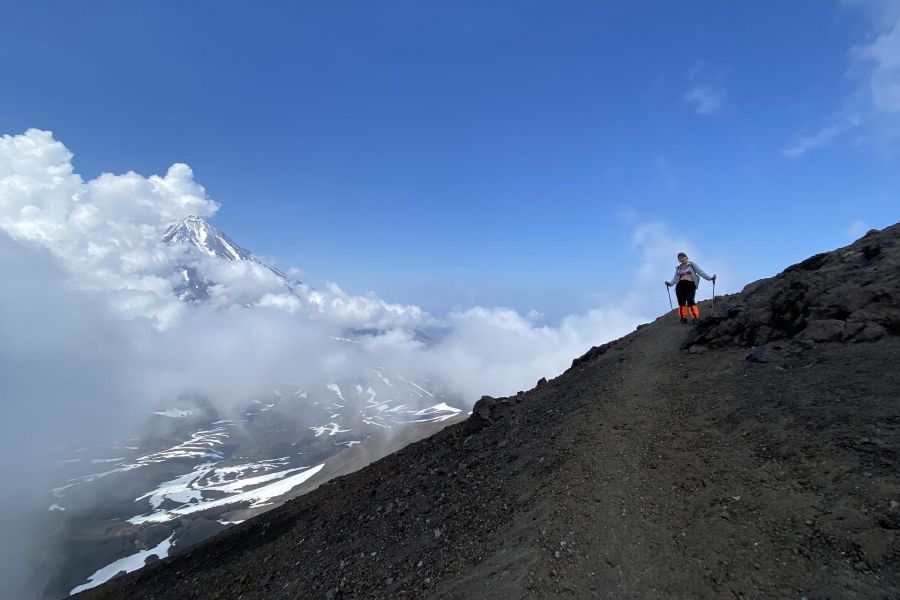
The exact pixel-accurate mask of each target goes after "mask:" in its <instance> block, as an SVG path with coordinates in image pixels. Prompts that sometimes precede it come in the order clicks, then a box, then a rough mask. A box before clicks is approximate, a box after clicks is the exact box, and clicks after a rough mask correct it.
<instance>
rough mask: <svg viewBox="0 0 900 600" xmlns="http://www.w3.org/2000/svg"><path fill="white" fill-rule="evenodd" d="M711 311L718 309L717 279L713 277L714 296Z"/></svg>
mask: <svg viewBox="0 0 900 600" xmlns="http://www.w3.org/2000/svg"><path fill="white" fill-rule="evenodd" d="M710 310H711V311H713V310H716V280H715V279H713V297H712V308H710Z"/></svg>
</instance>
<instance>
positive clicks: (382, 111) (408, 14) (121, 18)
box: [0, 1, 900, 321]
mask: <svg viewBox="0 0 900 600" xmlns="http://www.w3.org/2000/svg"><path fill="white" fill-rule="evenodd" d="M295 4H296V5H295ZM895 6H896V3H893V4H892V3H890V2H877V1H872V2H862V1H857V2H842V3H828V2H791V3H784V2H774V1H773V2H753V3H742V4H738V3H723V2H712V1H710V2H678V3H674V2H649V3H634V2H612V3H599V2H567V3H558V2H521V1H516V2H491V3H485V2H454V3H423V2H368V3H363V2H306V3H275V2H267V3H252V4H251V3H239V2H191V3H175V2H154V3H149V2H147V3H110V2H93V3H91V2H85V3H44V2H28V3H15V4H13V3H11V2H7V3H4V6H3V8H2V9H0V10H2V13H3V18H2V19H0V73H2V77H0V134H19V133H22V132H23V131H25V130H26V129H27V128H30V127H36V128H41V129H46V130H51V131H53V132H54V135H55V137H56V138H57V139H59V140H61V141H62V142H64V143H65V144H66V146H67V147H69V148H70V149H71V150H72V151H73V152H74V153H75V160H74V163H75V166H76V169H77V170H78V171H79V172H80V173H81V174H82V175H83V176H84V177H86V178H87V177H96V176H97V175H98V174H100V173H101V172H104V171H108V172H113V173H122V172H125V171H129V170H134V171H136V172H138V173H140V174H142V175H145V176H146V175H150V174H154V173H165V171H166V169H167V168H168V166H169V165H170V164H172V163H173V162H185V163H187V164H189V165H190V166H191V167H192V168H193V170H194V176H195V178H196V180H197V181H198V182H200V183H201V184H202V185H204V186H205V187H206V189H207V193H208V194H209V195H210V196H211V197H212V198H214V199H215V200H217V201H218V202H219V203H220V204H221V206H222V207H221V210H220V211H219V213H218V215H217V216H216V217H215V218H214V220H213V222H214V224H216V225H217V226H218V227H220V228H222V229H223V230H224V231H226V232H227V233H229V235H231V236H232V237H233V238H234V239H235V240H236V241H238V242H239V243H241V244H242V245H244V246H246V247H248V248H250V249H251V250H253V251H254V252H256V253H258V254H261V255H264V256H267V257H270V258H271V259H272V260H273V261H275V263H276V264H277V265H278V266H279V267H282V268H288V267H292V266H294V267H299V268H300V269H302V271H303V273H302V274H301V278H302V279H304V280H306V281H309V282H310V283H312V284H314V285H321V284H322V283H323V282H325V281H327V280H333V281H336V282H338V283H339V284H340V285H341V286H342V287H343V288H344V289H346V290H347V291H349V292H352V293H362V292H363V291H366V290H374V291H376V292H377V293H378V294H379V295H380V296H381V297H383V298H385V299H386V300H388V301H392V302H403V303H413V304H417V305H420V306H422V307H423V308H425V309H427V310H429V311H432V312H434V313H437V314H442V313H444V312H446V311H447V310H449V309H451V308H453V307H463V308H464V307H468V306H472V305H475V304H479V305H484V306H495V305H502V306H509V307H512V308H515V309H517V310H519V311H521V312H523V313H524V312H527V311H528V310H530V309H532V308H535V309H538V310H539V311H541V312H542V313H543V314H544V315H545V318H546V319H547V320H548V321H553V320H556V319H558V318H560V317H562V316H564V315H567V314H572V313H577V312H583V311H585V310H587V309H589V308H591V307H592V306H593V305H594V304H596V303H597V301H598V300H597V299H598V298H600V297H604V296H608V295H615V294H616V293H619V292H620V290H621V288H622V287H624V286H626V285H627V282H628V280H629V278H630V277H631V276H632V274H633V273H634V272H635V271H636V270H637V269H639V268H640V267H641V266H642V264H643V262H642V261H643V260H644V258H642V256H641V253H640V252H639V251H638V250H637V249H636V248H635V245H634V244H633V237H634V235H635V231H637V230H638V229H639V228H641V227H642V226H645V225H647V224H653V223H655V224H658V225H659V226H660V227H661V228H662V229H661V231H664V232H666V235H670V236H671V237H672V239H677V240H687V241H689V242H690V243H691V245H692V246H693V247H695V248H696V249H697V251H696V253H695V255H694V258H695V259H696V260H697V261H698V262H699V263H700V264H702V265H703V266H704V268H706V267H708V266H709V265H712V266H713V267H714V269H707V270H710V271H712V270H718V271H719V272H720V273H721V274H722V275H723V280H722V282H721V283H722V287H723V289H725V290H731V291H736V290H737V289H739V288H740V287H741V286H743V285H744V284H746V283H748V282H749V281H751V280H753V279H756V278H758V277H761V276H766V275H770V274H774V273H775V272H777V271H779V270H781V269H783V268H784V267H786V266H787V265H788V264H791V263H792V262H796V261H797V260H800V259H803V258H805V257H806V256H808V255H810V254H813V253H815V252H819V251H823V250H828V249H831V248H834V247H836V246H840V245H843V244H846V243H849V242H850V241H851V240H852V239H853V235H854V233H857V234H859V233H862V232H864V230H865V228H866V227H883V226H886V225H889V224H892V223H894V222H896V221H897V217H898V213H900V211H898V208H900V197H898V196H900V193H898V190H900V168H898V161H897V153H896V150H897V149H898V137H897V136H896V133H897V132H898V129H900V128H898V121H900V91H898V90H900V73H898V71H900V16H898V13H897V11H896V10H895V9H894V7H895ZM680 249H681V248H679V247H672V248H671V254H672V255H673V258H672V260H671V261H669V260H667V261H666V262H665V263H664V264H665V267H664V268H661V269H660V272H659V281H660V288H659V293H660V295H662V294H663V293H664V292H663V288H662V286H661V282H662V280H663V279H664V278H667V277H669V276H670V268H669V267H670V266H671V265H670V264H669V263H672V265H673V264H674V254H675V253H676V252H677V251H678V250H680ZM660 300H661V304H660V311H662V310H663V309H664V308H665V307H666V306H667V304H666V301H665V297H664V296H661V298H660Z"/></svg>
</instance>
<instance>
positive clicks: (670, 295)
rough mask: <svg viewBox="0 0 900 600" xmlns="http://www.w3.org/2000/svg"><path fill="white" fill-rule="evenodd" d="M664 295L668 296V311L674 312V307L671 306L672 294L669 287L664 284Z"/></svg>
mask: <svg viewBox="0 0 900 600" xmlns="http://www.w3.org/2000/svg"><path fill="white" fill-rule="evenodd" d="M666 294H667V295H668V296H669V310H673V311H674V310H675V307H674V306H672V292H671V290H669V285H668V284H666Z"/></svg>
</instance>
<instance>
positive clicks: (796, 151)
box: [781, 118, 859, 158]
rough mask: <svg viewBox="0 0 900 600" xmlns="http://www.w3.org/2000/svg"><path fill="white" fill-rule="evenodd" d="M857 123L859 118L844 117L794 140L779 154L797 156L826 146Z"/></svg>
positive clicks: (787, 156)
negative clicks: (813, 132)
mask: <svg viewBox="0 0 900 600" xmlns="http://www.w3.org/2000/svg"><path fill="white" fill-rule="evenodd" d="M858 124H859V120H858V119H856V118H850V119H844V120H843V121H842V122H840V123H838V124H836V125H830V126H828V127H825V128H823V129H822V130H821V131H819V132H818V133H817V134H815V135H812V136H809V137H804V138H800V139H798V140H796V141H795V142H793V143H792V144H790V145H789V146H787V147H786V148H784V149H782V151H781V154H782V155H783V156H785V157H786V158H799V157H801V156H803V155H804V154H806V153H807V152H809V151H810V150H814V149H816V148H821V147H823V146H827V145H828V144H830V143H831V142H832V141H833V140H835V139H836V138H837V137H839V136H840V135H841V134H843V133H845V132H846V131H849V130H850V129H853V128H854V127H856V126H857V125H858Z"/></svg>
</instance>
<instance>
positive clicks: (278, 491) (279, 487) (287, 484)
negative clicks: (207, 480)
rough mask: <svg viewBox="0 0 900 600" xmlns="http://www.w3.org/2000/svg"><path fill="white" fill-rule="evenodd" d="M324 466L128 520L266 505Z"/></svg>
mask: <svg viewBox="0 0 900 600" xmlns="http://www.w3.org/2000/svg"><path fill="white" fill-rule="evenodd" d="M324 466H325V463H322V464H320V465H316V466H315V467H311V468H309V469H306V470H305V471H303V472H302V473H298V474H296V475H294V476H292V477H286V478H284V479H282V480H281V481H276V482H275V483H271V484H269V485H264V486H262V487H259V488H256V489H254V490H249V491H246V492H243V493H240V494H236V495H234V496H228V497H227V498H220V499H218V500H212V501H210V502H202V503H198V504H188V505H185V506H180V507H178V508H175V509H172V510H163V511H157V512H154V513H151V514H149V515H139V516H137V517H132V518H130V519H128V522H129V523H132V524H133V525H140V524H142V523H163V522H165V521H170V520H172V519H176V518H178V517H181V516H184V515H187V514H191V513H195V512H201V511H204V510H209V509H211V508H218V507H221V506H228V505H229V504H236V503H243V502H249V503H250V508H258V507H261V506H266V505H267V504H269V501H270V500H272V499H273V498H277V497H279V496H283V495H285V494H287V493H288V492H290V491H291V490H292V489H294V488H295V487H297V486H298V485H300V484H301V483H303V482H305V481H306V480H308V479H310V478H311V477H312V476H313V475H315V474H316V473H318V472H319V471H321V470H322V468H323V467H324Z"/></svg>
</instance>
